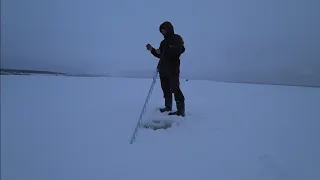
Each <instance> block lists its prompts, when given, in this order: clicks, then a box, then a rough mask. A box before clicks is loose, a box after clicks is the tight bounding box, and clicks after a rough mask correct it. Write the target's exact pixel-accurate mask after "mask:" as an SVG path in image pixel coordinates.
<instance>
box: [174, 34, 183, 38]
mask: <svg viewBox="0 0 320 180" xmlns="http://www.w3.org/2000/svg"><path fill="white" fill-rule="evenodd" d="M174 37H175V38H179V39H182V36H181V35H180V34H174Z"/></svg>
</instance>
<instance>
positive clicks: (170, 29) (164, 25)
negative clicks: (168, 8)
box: [159, 21, 174, 37]
mask: <svg viewBox="0 0 320 180" xmlns="http://www.w3.org/2000/svg"><path fill="white" fill-rule="evenodd" d="M161 29H165V30H166V31H167V34H166V35H165V37H167V36H170V35H173V34H174V28H173V25H172V24H171V22H169V21H165V22H164V23H162V24H161V25H160V27H159V31H160V33H161Z"/></svg>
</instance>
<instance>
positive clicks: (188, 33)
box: [1, 0, 320, 77]
mask: <svg viewBox="0 0 320 180" xmlns="http://www.w3.org/2000/svg"><path fill="white" fill-rule="evenodd" d="M1 3H2V4H1V20H2V22H1V31H2V34H1V68H23V69H25V68H27V69H39V70H54V71H63V72H72V73H104V72H118V73H119V72H122V71H131V72H134V71H135V72H139V71H141V72H142V71H150V70H154V69H155V67H156V64H157V60H156V59H155V58H154V57H153V56H152V55H151V54H150V53H148V52H147V51H146V49H145V45H146V44H147V43H151V44H152V45H153V46H154V47H158V46H159V43H160V41H161V40H162V36H161V34H160V33H159V30H158V27H159V25H160V24H161V23H162V22H163V21H166V20H169V21H171V22H172V23H173V25H174V26H175V30H176V33H178V34H180V35H181V36H182V37H183V38H184V40H185V43H186V44H185V46H186V52H185V54H184V55H183V56H182V57H181V61H182V65H181V66H182V74H183V73H184V74H187V75H198V76H201V77H210V76H212V75H220V76H221V75H222V76H223V75H230V74H237V73H244V74H249V75H252V76H254V75H255V74H254V73H260V74H261V73H265V74H274V73H279V72H280V73H289V74H290V73H293V74H294V73H297V74H299V73H302V74H306V73H307V74H308V73H309V74H317V73H318V75H319V74H320V73H319V72H320V65H319V64H320V34H319V32H320V21H319V17H320V11H319V8H320V1H318V0H268V1H266V0H242V1H239V0H215V1H213V0H197V1H194V0H184V1H182V0H181V1H172V0H163V1H147V0H136V1H132V0H130V1H129V0H107V1H106V0H90V1H89V0H55V1H49V0H28V1H25V0H2V1H1Z"/></svg>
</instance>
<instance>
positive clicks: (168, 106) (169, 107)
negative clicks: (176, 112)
mask: <svg viewBox="0 0 320 180" xmlns="http://www.w3.org/2000/svg"><path fill="white" fill-rule="evenodd" d="M164 100H165V103H164V104H165V107H164V108H161V109H160V112H161V113H164V112H168V111H172V98H165V99H164Z"/></svg>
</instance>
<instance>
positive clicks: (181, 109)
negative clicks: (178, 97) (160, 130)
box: [168, 101, 185, 117]
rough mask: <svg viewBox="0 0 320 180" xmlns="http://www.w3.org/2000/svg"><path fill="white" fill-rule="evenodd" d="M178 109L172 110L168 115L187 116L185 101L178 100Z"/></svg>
mask: <svg viewBox="0 0 320 180" xmlns="http://www.w3.org/2000/svg"><path fill="white" fill-rule="evenodd" d="M176 103H177V111H175V112H171V113H169V114H168V115H176V116H182V117H184V116H185V104H184V101H180V102H179V101H177V102H176Z"/></svg>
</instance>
